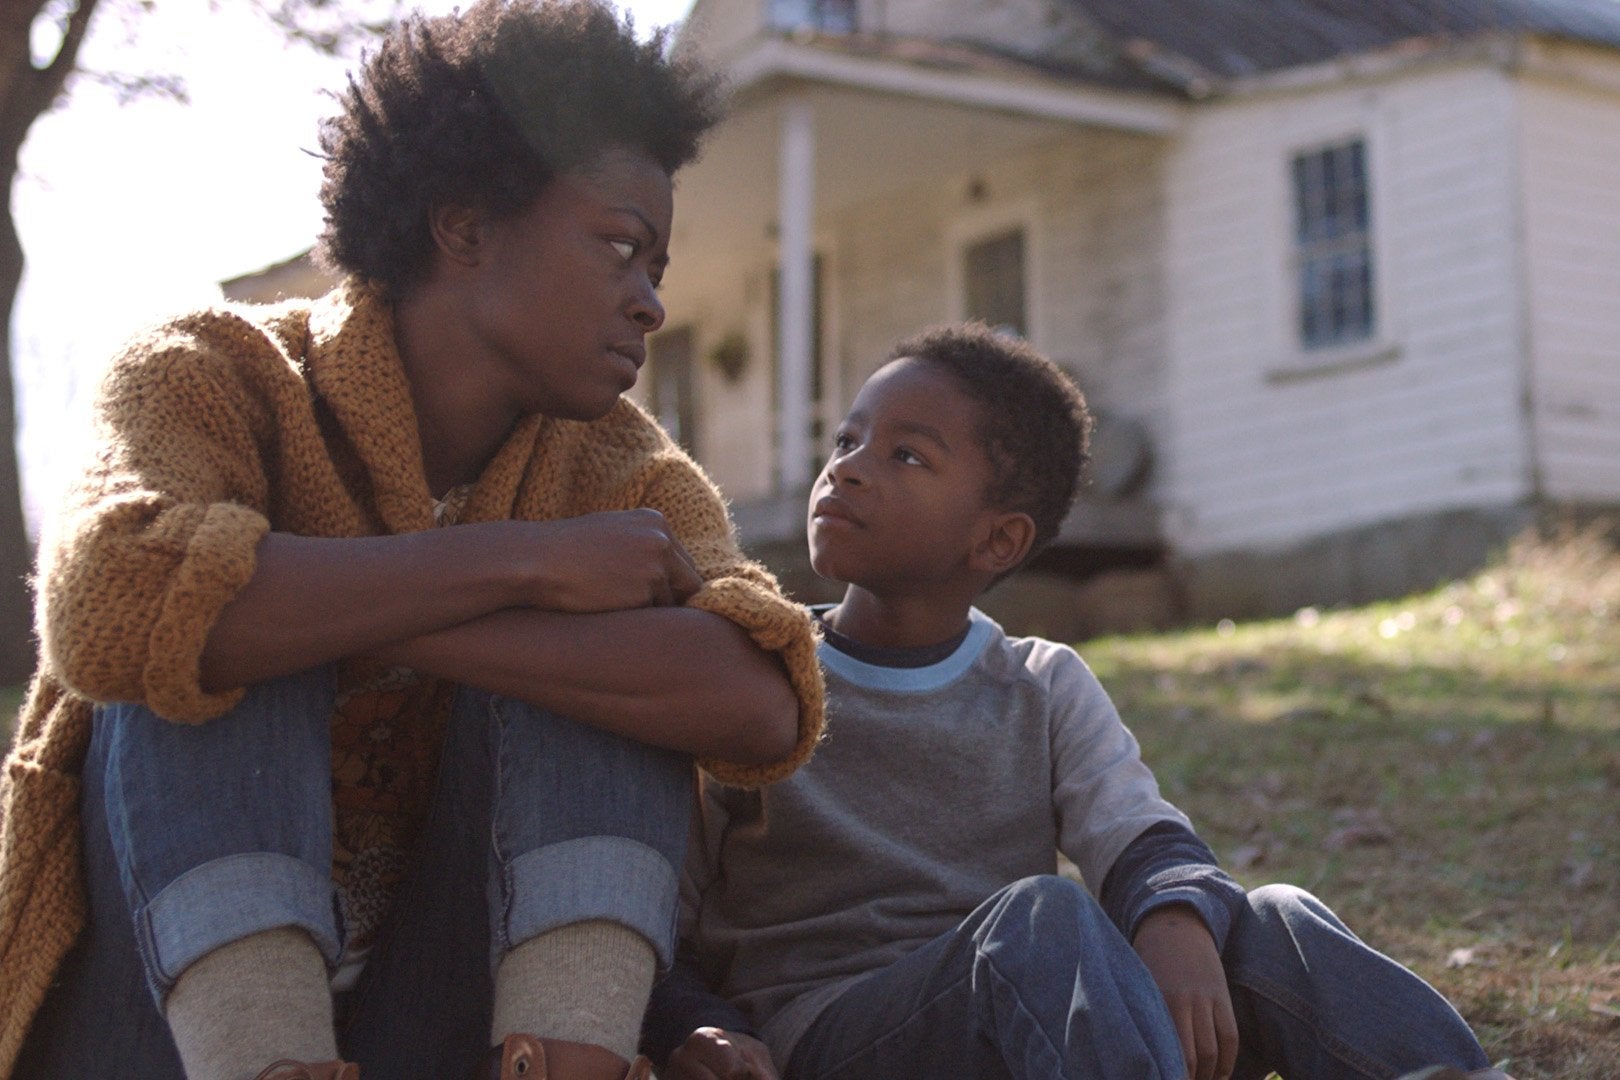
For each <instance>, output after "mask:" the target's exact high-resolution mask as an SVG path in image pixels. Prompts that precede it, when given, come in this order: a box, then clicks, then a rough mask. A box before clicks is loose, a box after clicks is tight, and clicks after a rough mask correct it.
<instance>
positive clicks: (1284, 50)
mask: <svg viewBox="0 0 1620 1080" xmlns="http://www.w3.org/2000/svg"><path fill="white" fill-rule="evenodd" d="M1065 2H1066V3H1068V4H1069V6H1070V7H1071V9H1072V10H1073V11H1074V12H1075V13H1076V14H1077V15H1079V16H1080V17H1081V18H1082V19H1083V20H1084V21H1085V22H1087V23H1089V24H1090V25H1091V26H1093V27H1095V28H1096V30H1097V31H1099V32H1100V34H1101V36H1103V37H1104V38H1106V39H1111V40H1112V42H1113V43H1114V44H1115V45H1116V46H1117V47H1118V48H1120V49H1121V50H1122V52H1123V53H1124V55H1125V56H1132V57H1135V58H1137V59H1138V60H1141V59H1142V58H1143V57H1147V56H1152V57H1154V58H1156V59H1157V60H1159V61H1161V62H1165V63H1169V64H1172V65H1178V66H1180V67H1182V68H1183V69H1186V70H1187V71H1188V73H1189V74H1191V73H1193V72H1195V71H1197V70H1199V69H1201V70H1202V72H1204V73H1207V74H1208V75H1209V76H1213V77H1216V78H1241V77H1244V76H1252V75H1260V74H1263V73H1265V72H1269V71H1276V70H1279V69H1282V68H1288V67H1296V66H1300V65H1304V64H1313V63H1320V62H1322V61H1326V60H1331V59H1334V58H1335V57H1338V56H1343V55H1345V54H1349V53H1356V52H1365V51H1369V50H1374V49H1380V48H1384V47H1387V46H1390V45H1393V44H1395V43H1397V42H1401V41H1406V40H1411V39H1422V38H1428V39H1436V38H1438V39H1460V38H1467V37H1473V36H1476V35H1480V34H1486V33H1491V32H1518V33H1537V34H1546V35H1550V36H1554V37H1564V38H1571V39H1575V40H1579V41H1588V42H1593V43H1596V44H1600V45H1607V46H1613V47H1616V48H1620V0H1065ZM1165 54H1169V55H1168V56H1166V55H1165Z"/></svg>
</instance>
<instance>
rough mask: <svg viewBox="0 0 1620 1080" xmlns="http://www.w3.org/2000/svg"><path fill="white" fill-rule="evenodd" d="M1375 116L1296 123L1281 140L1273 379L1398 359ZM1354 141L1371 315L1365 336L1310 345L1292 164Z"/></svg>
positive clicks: (1276, 172)
mask: <svg viewBox="0 0 1620 1080" xmlns="http://www.w3.org/2000/svg"><path fill="white" fill-rule="evenodd" d="M1376 120H1377V117H1376V116H1369V117H1366V118H1365V119H1364V120H1363V121H1362V122H1360V123H1356V124H1347V125H1343V126H1337V125H1336V126H1332V127H1324V128H1319V129H1317V130H1316V131H1314V132H1312V133H1310V134H1305V133H1302V132H1300V131H1298V130H1295V131H1293V132H1290V133H1289V135H1288V136H1285V137H1284V138H1283V139H1281V140H1279V142H1278V143H1277V144H1276V145H1277V153H1276V156H1275V159H1274V169H1273V171H1272V176H1273V177H1274V184H1275V187H1274V188H1273V190H1274V191H1275V192H1276V195H1275V201H1274V213H1275V226H1274V227H1275V235H1276V236H1278V237H1279V244H1280V250H1279V252H1278V256H1277V257H1276V258H1275V259H1274V260H1273V266H1275V267H1276V276H1275V279H1274V280H1275V282H1276V284H1275V288H1274V290H1273V293H1274V296H1275V302H1274V303H1273V304H1272V308H1273V310H1274V312H1275V323H1274V326H1275V328H1276V333H1277V336H1278V350H1277V352H1276V353H1275V354H1274V355H1275V356H1276V360H1275V361H1274V362H1273V363H1272V364H1270V365H1268V370H1267V372H1266V377H1267V379H1268V380H1270V381H1288V380H1291V379H1296V378H1301V377H1310V376H1313V375H1318V374H1323V373H1329V372H1335V371H1340V370H1344V369H1347V368H1360V367H1365V366H1368V365H1373V364H1382V363H1387V362H1391V361H1395V360H1398V359H1400V357H1401V355H1402V348H1401V345H1400V340H1401V339H1400V336H1399V326H1400V312H1399V310H1398V309H1397V306H1396V303H1395V301H1396V297H1397V296H1398V295H1399V292H1398V289H1397V287H1396V286H1395V285H1394V283H1393V278H1394V277H1395V272H1396V266H1395V262H1394V259H1393V258H1392V252H1391V249H1390V219H1391V208H1390V207H1389V206H1388V196H1389V195H1390V193H1391V192H1392V191H1393V190H1394V189H1393V187H1392V186H1391V185H1390V183H1389V182H1388V169H1389V162H1390V154H1389V152H1388V145H1387V139H1386V137H1385V132H1384V130H1383V127H1382V125H1380V124H1378V123H1377V122H1376ZM1356 142H1359V143H1360V144H1361V145H1362V153H1363V178H1362V180H1363V185H1364V187H1365V197H1366V200H1367V207H1366V211H1367V212H1366V226H1365V234H1366V251H1367V259H1368V263H1369V267H1370V271H1371V275H1372V284H1371V288H1370V290H1369V300H1370V305H1371V308H1372V321H1371V326H1370V328H1369V333H1368V334H1367V336H1365V337H1360V338H1355V339H1352V340H1348V341H1340V342H1334V343H1324V344H1319V345H1311V344H1308V343H1307V342H1306V340H1305V334H1304V325H1303V308H1304V295H1303V289H1304V276H1303V275H1304V255H1303V253H1302V250H1301V247H1300V243H1299V228H1298V213H1299V207H1298V203H1297V199H1298V192H1297V190H1296V187H1295V182H1294V163H1295V161H1296V160H1298V159H1299V158H1301V157H1303V156H1307V155H1310V154H1313V153H1319V152H1322V151H1325V150H1330V149H1333V148H1335V147H1340V146H1345V145H1348V144H1351V143H1356Z"/></svg>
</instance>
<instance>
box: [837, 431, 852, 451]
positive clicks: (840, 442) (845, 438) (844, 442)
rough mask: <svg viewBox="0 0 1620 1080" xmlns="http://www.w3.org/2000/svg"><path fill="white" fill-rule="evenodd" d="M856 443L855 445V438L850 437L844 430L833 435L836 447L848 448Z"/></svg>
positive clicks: (840, 448) (839, 448)
mask: <svg viewBox="0 0 1620 1080" xmlns="http://www.w3.org/2000/svg"><path fill="white" fill-rule="evenodd" d="M854 445H855V440H854V439H853V438H852V437H850V436H849V435H847V434H845V433H844V432H842V431H840V432H839V433H838V434H836V435H834V436H833V447H834V448H835V449H838V450H848V449H849V448H850V447H852V446H854Z"/></svg>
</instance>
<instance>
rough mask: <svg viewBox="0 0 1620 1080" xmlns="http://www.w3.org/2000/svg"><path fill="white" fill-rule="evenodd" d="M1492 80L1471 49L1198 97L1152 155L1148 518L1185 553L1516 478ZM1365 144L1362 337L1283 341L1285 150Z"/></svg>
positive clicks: (1287, 237) (1461, 496) (1502, 171)
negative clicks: (1153, 434) (1157, 326)
mask: <svg viewBox="0 0 1620 1080" xmlns="http://www.w3.org/2000/svg"><path fill="white" fill-rule="evenodd" d="M1512 102H1513V85H1512V82H1511V80H1509V78H1508V77H1507V76H1505V75H1504V74H1502V73H1501V72H1499V71H1497V70H1495V69H1492V68H1488V67H1486V66H1484V65H1480V66H1477V67H1475V66H1467V67H1456V68H1449V69H1442V70H1431V71H1429V72H1427V73H1423V74H1418V75H1408V76H1406V77H1404V78H1401V79H1398V80H1390V81H1387V82H1381V83H1373V84H1364V85H1345V86H1339V87H1334V88H1331V89H1322V90H1316V91H1312V92H1300V93H1292V94H1276V95H1268V96H1264V97H1256V98H1251V99H1245V100H1239V101H1234V102H1230V103H1223V104H1218V105H1214V106H1212V107H1209V108H1207V109H1205V110H1203V111H1201V112H1200V113H1198V114H1197V115H1196V116H1195V117H1194V118H1193V119H1192V120H1191V121H1190V122H1189V125H1188V128H1187V130H1186V132H1185V134H1184V136H1183V138H1182V139H1181V140H1180V141H1179V143H1178V144H1177V146H1176V147H1175V148H1174V150H1173V152H1172V153H1171V155H1170V160H1169V165H1168V173H1169V179H1168V188H1169V197H1168V207H1169V209H1168V212H1167V217H1166V220H1167V230H1168V239H1167V244H1166V246H1167V250H1168V270H1167V277H1168V285H1167V289H1168V312H1169V315H1168V323H1167V334H1168V342H1169V345H1168V353H1169V357H1170V359H1169V373H1168V378H1167V383H1168V387H1169V389H1168V412H1169V417H1168V423H1167V424H1166V425H1165V426H1164V431H1165V433H1166V434H1165V438H1166V440H1167V441H1166V446H1165V448H1166V458H1167V460H1166V463H1165V464H1166V475H1165V477H1164V488H1163V496H1164V498H1165V500H1166V502H1167V510H1168V512H1167V516H1166V530H1167V533H1168V534H1169V535H1168V538H1169V540H1170V541H1171V544H1172V546H1173V548H1174V549H1176V550H1177V552H1178V553H1179V554H1180V555H1181V556H1182V557H1186V558H1192V559H1196V558H1198V557H1201V556H1207V555H1212V554H1218V553H1222V552H1232V551H1239V550H1246V551H1250V552H1253V551H1266V550H1273V551H1281V550H1286V549H1287V548H1289V547H1290V546H1291V545H1296V544H1298V543H1300V542H1302V541H1304V540H1306V539H1308V538H1312V537H1320V536H1330V535H1333V534H1335V533H1346V532H1349V531H1350V530H1354V529H1358V528H1365V527H1367V526H1369V525H1372V524H1374V523H1377V522H1381V521H1389V520H1401V519H1413V518H1416V517H1421V516H1423V515H1434V514H1439V513H1444V512H1446V511H1450V510H1457V509H1470V508H1493V507H1502V506H1510V505H1513V504H1516V503H1518V502H1519V501H1521V500H1523V499H1524V498H1526V496H1527V494H1528V491H1529V459H1528V454H1527V451H1526V444H1527V437H1526V433H1525V417H1524V415H1523V410H1522V408H1521V405H1520V402H1521V400H1522V389H1523V387H1522V371H1523V364H1522V347H1523V333H1522V327H1523V322H1522V318H1521V316H1520V310H1519V304H1518V300H1517V291H1516V290H1517V281H1516V275H1515V270H1514V268H1515V266H1516V265H1517V263H1518V249H1517V240H1516V235H1515V230H1514V227H1513V222H1514V213H1513V210H1514V189H1513V182H1512V177H1513V173H1514V169H1513V164H1514V162H1513V153H1514V151H1513V136H1514V129H1513V126H1512V120H1511V116H1512V109H1511V106H1512ZM1357 136H1360V137H1364V138H1365V139H1366V140H1367V146H1368V154H1369V162H1370V164H1369V169H1370V176H1371V184H1372V196H1371V197H1372V215H1373V231H1374V237H1373V243H1374V252H1375V259H1376V270H1375V274H1376V278H1377V283H1376V286H1375V287H1376V292H1377V302H1378V305H1379V309H1380V310H1379V316H1378V332H1377V334H1376V336H1375V340H1373V341H1371V342H1368V343H1366V344H1365V345H1364V346H1362V347H1358V348H1351V349H1348V350H1345V351H1342V352H1340V353H1337V354H1334V355H1335V357H1336V362H1335V363H1332V364H1323V363H1321V362H1320V360H1319V358H1318V357H1313V356H1311V355H1309V354H1305V353H1303V352H1302V350H1301V349H1300V347H1299V345H1298V344H1297V332H1296V330H1295V312H1294V287H1295V286H1294V281H1293V264H1292V232H1291V229H1292V223H1291V214H1292V205H1291V204H1292V197H1293V193H1292V189H1291V186H1290V182H1289V174H1288V170H1289V163H1290V160H1291V158H1292V156H1293V154H1294V153H1296V152H1299V151H1303V150H1309V149H1312V148H1314V147H1318V146H1321V145H1324V144H1327V143H1330V142H1334V141H1339V140H1342V139H1345V138H1351V137H1357Z"/></svg>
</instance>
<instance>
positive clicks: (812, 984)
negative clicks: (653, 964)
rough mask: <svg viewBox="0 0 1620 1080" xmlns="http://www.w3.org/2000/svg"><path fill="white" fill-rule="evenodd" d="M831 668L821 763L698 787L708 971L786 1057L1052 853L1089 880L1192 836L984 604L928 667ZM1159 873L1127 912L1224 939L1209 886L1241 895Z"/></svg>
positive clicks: (1122, 730) (701, 923)
mask: <svg viewBox="0 0 1620 1080" xmlns="http://www.w3.org/2000/svg"><path fill="white" fill-rule="evenodd" d="M821 661H822V665H823V667H824V669H825V670H826V675H827V693H828V715H829V717H830V718H831V719H830V722H829V725H828V729H827V736H826V740H825V742H824V743H823V744H822V746H821V748H820V750H819V751H818V752H817V754H816V757H815V758H814V759H813V760H812V761H811V762H810V764H809V765H807V766H805V767H804V768H802V769H800V770H799V772H797V773H796V774H794V775H793V776H792V777H791V778H789V779H788V780H785V781H783V782H781V783H778V784H775V785H773V786H771V787H769V788H765V789H762V790H755V791H744V790H741V789H737V788H728V787H724V786H721V785H718V784H713V783H711V782H708V781H705V786H704V789H703V793H702V800H701V807H700V820H699V823H698V826H697V828H696V829H695V830H694V843H693V850H692V852H691V854H690V855H689V857H688V862H687V870H686V880H685V883H684V886H683V892H682V912H681V921H682V925H681V931H682V939H683V941H684V942H686V943H687V945H688V946H689V950H690V953H691V955H693V956H694V957H695V958H696V960H697V966H698V969H699V972H700V974H701V975H702V977H703V979H704V981H705V982H706V983H707V984H708V985H709V986H710V987H712V988H713V989H714V990H716V991H717V992H718V993H719V994H720V995H722V996H723V997H725V998H726V999H728V1000H729V1001H730V1002H731V1004H732V1005H734V1006H735V1007H736V1008H737V1009H739V1010H740V1012H741V1015H742V1016H743V1017H744V1018H746V1019H747V1021H748V1022H749V1026H750V1027H752V1028H754V1029H756V1030H758V1031H759V1033H760V1035H761V1037H762V1038H763V1039H764V1040H765V1042H766V1044H767V1045H768V1046H769V1047H770V1049H771V1052H772V1054H773V1056H774V1057H775V1059H776V1060H777V1061H778V1062H786V1061H787V1060H788V1057H789V1056H790V1054H791V1053H792V1048H793V1046H794V1044H795V1043H796V1042H797V1041H798V1039H799V1037H800V1036H801V1035H802V1034H803V1033H804V1031H805V1030H806V1029H807V1028H808V1027H809V1025H810V1024H811V1023H812V1022H813V1021H814V1019H815V1017H816V1016H817V1015H818V1014H819V1013H820V1012H821V1010H822V1009H824V1008H825V1007H826V1006H827V1005H828V1004H829V1003H830V1002H831V1001H832V1000H833V999H834V998H836V997H837V996H838V994H839V993H841V992H842V991H843V990H844V988H845V987H846V986H848V985H849V983H850V982H851V981H852V980H853V979H855V978H857V977H859V976H861V975H863V974H866V973H867V972H870V971H873V970H876V969H878V968H880V967H883V966H885V965H887V964H888V963H890V962H892V961H894V960H896V959H898V958H899V957H901V956H904V955H906V954H907V953H908V952H910V951H911V950H912V949H914V948H916V947H918V946H920V945H922V944H923V943H925V942H927V941H929V940H931V939H933V938H934V937H937V936H938V935H939V934H941V933H944V932H946V931H948V930H950V929H952V928H953V927H955V926H956V925H957V924H958V923H960V922H961V921H962V919H963V918H964V917H966V916H967V915H968V914H969V913H970V912H971V911H972V910H973V909H974V908H975V907H977V906H978V905H979V904H980V903H981V902H983V901H984V900H985V899H986V898H987V897H989V896H990V895H991V894H993V893H994V892H996V891H997V890H998V889H1000V888H1002V887H1004V886H1006V885H1007V884H1009V883H1011V882H1013V881H1016V880H1018V879H1020V878H1024V877H1029V876H1032V875H1036V874H1049V873H1052V872H1053V871H1054V870H1055V863H1056V856H1055V852H1056V851H1059V850H1061V851H1062V852H1063V853H1064V854H1065V855H1067V856H1068V857H1069V858H1070V859H1071V860H1073V862H1074V863H1075V864H1076V865H1077V866H1078V867H1079V868H1080V871H1081V874H1082V876H1083V877H1084V879H1085V882H1086V884H1087V886H1088V888H1090V889H1091V891H1092V892H1093V893H1098V892H1100V891H1101V889H1102V885H1103V881H1104V880H1105V878H1106V877H1107V875H1108V872H1109V869H1110V867H1112V866H1113V865H1114V863H1115V860H1116V859H1118V858H1119V856H1120V854H1121V853H1122V852H1123V851H1124V850H1125V848H1126V846H1127V845H1129V844H1130V843H1131V842H1132V841H1133V840H1134V839H1136V838H1137V837H1138V836H1140V835H1142V834H1143V833H1144V832H1146V831H1147V830H1149V829H1151V828H1153V827H1154V826H1155V825H1161V824H1163V823H1169V824H1170V825H1172V826H1175V827H1176V829H1177V831H1178V832H1179V830H1181V829H1190V826H1189V824H1188V822H1187V819H1186V817H1185V816H1184V815H1182V813H1181V812H1180V811H1179V810H1177V809H1176V808H1175V807H1174V806H1172V805H1170V804H1169V803H1168V802H1166V801H1165V800H1164V799H1163V798H1161V797H1160V795H1159V791H1158V785H1157V784H1156V782H1155V781H1154V779H1153V775H1152V773H1151V772H1149V771H1148V769H1147V767H1146V766H1145V765H1143V763H1142V761H1141V758H1140V755H1139V752H1138V747H1137V743H1136V740H1135V738H1134V737H1133V736H1132V735H1131V733H1130V732H1129V731H1128V730H1127V729H1126V727H1125V726H1124V724H1123V723H1121V721H1120V718H1119V714H1118V712H1117V711H1116V710H1115V709H1114V706H1113V704H1112V702H1110V700H1109V699H1108V696H1107V694H1106V693H1105V692H1104V691H1103V689H1102V686H1101V685H1100V684H1099V683H1098V682H1097V679H1096V677H1095V676H1094V675H1092V673H1091V671H1090V669H1089V668H1087V667H1086V665H1085V663H1084V662H1083V661H1082V660H1081V659H1080V657H1079V656H1078V655H1077V654H1076V653H1075V652H1074V651H1073V650H1072V649H1069V648H1067V647H1066V646H1062V645H1057V644H1054V643H1052V642H1049V641H1044V640H1041V639H1039V638H1009V637H1007V636H1006V635H1005V634H1004V633H1003V632H1002V630H1001V628H1000V627H999V626H997V625H996V624H995V623H994V622H993V621H991V620H990V619H989V618H987V617H986V616H984V615H983V614H981V613H980V612H978V611H974V612H973V613H972V615H971V623H970V628H969V631H968V634H967V636H966V638H965V639H964V640H963V641H962V643H961V644H960V645H959V646H958V647H957V648H956V650H955V651H954V652H952V653H951V654H950V655H949V656H947V657H945V658H944V659H943V660H941V661H939V662H937V663H933V664H930V665H928V666H926V667H916V668H896V667H882V666H878V665H875V664H868V663H863V662H862V661H860V660H857V659H855V658H854V657H851V656H849V655H847V654H845V653H843V652H840V651H838V650H837V649H834V648H831V647H830V646H826V645H823V647H822V649H821ZM1211 873H1213V874H1214V875H1216V876H1217V877H1218V878H1219V879H1224V880H1216V881H1211V880H1208V878H1209V875H1210V874H1211ZM1157 877H1158V878H1159V880H1158V881H1157V882H1156V884H1155V886H1154V887H1153V888H1152V889H1148V890H1145V891H1144V890H1133V891H1136V892H1141V893H1142V895H1140V896H1136V897H1133V898H1132V901H1131V905H1130V906H1131V912H1130V915H1129V920H1130V924H1131V925H1132V926H1134V924H1135V923H1136V922H1138V921H1140V919H1141V917H1142V916H1143V915H1145V914H1146V913H1147V912H1148V911H1149V910H1152V909H1153V908H1154V907H1157V906H1160V905H1161V904H1163V903H1173V902H1187V903H1192V904H1194V906H1196V907H1197V908H1198V909H1199V911H1200V913H1201V914H1202V915H1203V916H1204V919H1205V921H1206V922H1208V923H1210V924H1211V927H1210V928H1211V931H1212V932H1213V933H1214V934H1215V937H1216V941H1217V944H1219V943H1221V942H1222V941H1223V939H1224V937H1225V933H1226V930H1227V928H1228V926H1229V912H1228V908H1227V904H1225V903H1222V902H1220V901H1219V900H1216V901H1214V902H1212V901H1211V895H1210V893H1209V891H1208V890H1209V887H1210V886H1214V888H1215V893H1216V894H1217V895H1219V894H1222V893H1231V892H1233V891H1234V890H1235V892H1236V896H1237V897H1238V898H1239V899H1240V898H1241V895H1242V892H1241V889H1238V887H1237V886H1236V884H1235V883H1232V882H1231V881H1230V879H1229V878H1225V875H1221V874H1219V871H1215V870H1213V868H1212V867H1205V866H1194V867H1190V868H1188V869H1187V870H1186V871H1185V872H1179V871H1176V870H1172V871H1169V872H1166V873H1163V874H1159V875H1157ZM1223 899H1229V898H1225V897H1223ZM1127 929H1128V928H1127Z"/></svg>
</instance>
